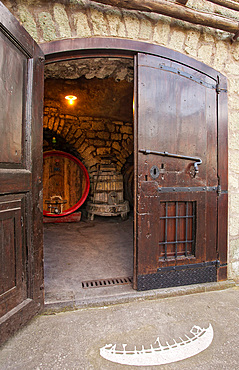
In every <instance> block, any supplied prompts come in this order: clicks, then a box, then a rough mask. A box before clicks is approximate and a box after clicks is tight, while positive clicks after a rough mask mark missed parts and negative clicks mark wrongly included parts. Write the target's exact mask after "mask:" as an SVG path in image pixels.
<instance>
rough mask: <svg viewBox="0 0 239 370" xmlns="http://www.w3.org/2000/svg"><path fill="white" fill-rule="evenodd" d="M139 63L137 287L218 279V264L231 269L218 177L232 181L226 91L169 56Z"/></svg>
mask: <svg viewBox="0 0 239 370" xmlns="http://www.w3.org/2000/svg"><path fill="white" fill-rule="evenodd" d="M135 64H136V81H137V82H136V94H135V95H136V108H137V109H136V112H135V126H136V134H135V135H136V137H137V138H138V140H137V142H136V144H137V145H136V148H135V150H136V169H137V174H136V178H137V182H136V228H135V229H136V253H135V266H136V269H135V277H134V281H135V288H136V289H138V290H146V289H156V288H163V287H172V286H181V285H188V284H195V283H204V282H213V281H217V276H218V269H219V266H221V268H222V267H225V266H226V224H227V201H226V199H227V194H226V193H227V192H226V181H224V180H225V179H223V184H224V185H223V186H224V188H223V194H222V193H221V187H220V186H221V185H220V181H221V180H220V176H221V175H223V176H224V178H225V177H226V176H227V174H226V166H227V162H226V158H227V154H226V152H225V150H227V148H226V147H225V145H226V136H225V140H224V141H225V142H224V144H225V145H224V144H223V145H221V143H220V140H221V139H220V138H219V137H218V99H219V98H218V94H219V93H220V94H224V95H226V89H225V86H224V88H223V89H222V86H220V87H221V89H220V87H219V80H218V78H217V76H216V78H215V74H214V77H210V76H209V75H207V74H205V73H202V72H199V71H198V70H196V69H194V68H190V66H187V65H185V64H181V63H177V62H174V61H171V60H170V59H166V58H161V57H157V56H152V55H146V54H138V55H137V58H136V63H135ZM203 68H204V65H202V70H203ZM224 122H225V124H226V120H224ZM225 127H226V126H225ZM226 132H227V130H226V129H225V130H224V133H225V135H226ZM220 150H221V151H222V152H224V153H225V159H224V163H221V162H220V163H219V161H221V160H223V159H222V155H219V152H220ZM223 166H224V168H225V169H224V172H223V173H222V174H220V171H221V168H222V167H223ZM221 197H224V198H223V199H224V200H223V201H222V202H224V205H223V207H222V208H220V218H219V217H218V203H220V200H219V198H220V199H222V198H221ZM220 207H221V206H220ZM219 227H220V233H222V234H221V235H222V238H223V245H222V242H221V241H218V238H219V237H220V236H219V234H218V228H219ZM220 243H221V244H220ZM224 278H226V273H225V271H224Z"/></svg>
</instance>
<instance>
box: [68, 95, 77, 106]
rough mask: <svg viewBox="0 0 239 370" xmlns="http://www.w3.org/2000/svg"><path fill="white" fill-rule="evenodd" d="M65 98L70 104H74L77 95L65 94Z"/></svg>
mask: <svg viewBox="0 0 239 370" xmlns="http://www.w3.org/2000/svg"><path fill="white" fill-rule="evenodd" d="M65 99H66V100H68V102H69V104H70V105H72V104H74V100H76V99H77V97H76V96H75V95H67V96H65Z"/></svg>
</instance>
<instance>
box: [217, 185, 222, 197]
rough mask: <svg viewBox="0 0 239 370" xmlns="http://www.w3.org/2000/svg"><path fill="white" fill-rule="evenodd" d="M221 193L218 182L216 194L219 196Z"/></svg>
mask: <svg viewBox="0 0 239 370" xmlns="http://www.w3.org/2000/svg"><path fill="white" fill-rule="evenodd" d="M221 193H222V187H221V185H220V184H219V185H218V187H217V195H218V196H219V195H221Z"/></svg>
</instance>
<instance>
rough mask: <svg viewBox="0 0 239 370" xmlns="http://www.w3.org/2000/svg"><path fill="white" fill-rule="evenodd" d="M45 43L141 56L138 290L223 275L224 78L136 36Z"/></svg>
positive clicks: (77, 51) (69, 55)
mask: <svg viewBox="0 0 239 370" xmlns="http://www.w3.org/2000/svg"><path fill="white" fill-rule="evenodd" d="M42 49H43V50H44V53H45V55H46V63H53V62H56V61H62V60H72V59H77V58H86V57H90V58H96V57H102V58H107V57H119V58H134V100H135V108H136V109H135V114H134V133H135V137H134V163H135V172H134V185H135V189H136V191H135V206H134V215H135V217H134V288H137V289H139V290H145V289H152V288H158V287H167V286H175V285H176V286H177V285H185V284H186V285H187V284H193V283H200V282H207V281H216V280H217V279H219V280H220V279H225V278H226V251H225V242H226V224H225V222H223V221H222V214H223V213H224V212H225V210H226V202H227V200H226V199H227V190H226V189H227V175H226V173H227V172H226V167H225V166H226V163H227V159H226V158H223V155H222V154H221V153H222V152H223V150H225V149H226V140H224V139H223V136H224V134H225V133H226V117H225V115H224V114H223V113H222V112H223V108H222V107H223V106H225V104H226V80H225V78H224V77H223V76H222V75H220V74H219V73H218V72H216V71H215V70H213V69H211V68H210V67H208V66H206V65H204V64H203V63H200V62H197V61H195V60H193V59H191V58H189V57H187V56H185V55H182V54H179V53H177V52H174V51H172V50H169V49H166V48H163V47H159V46H156V45H149V44H145V43H142V42H137V41H129V40H122V39H104V38H92V39H71V40H62V41H56V42H52V43H47V44H44V45H42ZM196 122H197V123H196ZM222 133H223V134H222ZM224 137H225V136H224ZM162 159H163V160H162ZM222 189H223V190H222ZM221 190H222V191H221ZM212 214H213V215H215V214H217V216H216V217H211V216H212ZM212 230H213V232H212Z"/></svg>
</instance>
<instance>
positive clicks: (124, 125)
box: [43, 107, 133, 174]
mask: <svg viewBox="0 0 239 370" xmlns="http://www.w3.org/2000/svg"><path fill="white" fill-rule="evenodd" d="M43 128H44V129H45V130H48V132H50V133H51V134H50V135H49V137H50V138H51V137H52V138H53V137H56V140H57V137H58V136H59V137H60V138H63V139H64V141H65V142H66V143H68V144H69V145H70V146H72V147H74V149H75V150H76V151H77V153H78V156H79V158H80V159H81V160H82V162H83V163H84V165H85V166H86V168H87V170H88V172H89V173H90V174H91V173H92V172H94V171H96V169H97V164H99V163H100V162H101V158H102V156H104V155H109V156H110V157H111V158H112V161H113V162H115V163H116V165H117V170H118V171H119V172H120V171H121V169H122V167H123V165H124V164H125V162H126V160H127V158H128V157H129V156H130V155H131V154H132V152H133V124H132V122H123V121H114V120H112V119H106V118H94V117H77V116H72V115H69V114H59V112H58V109H57V108H53V107H45V109H44V120H43ZM56 145H57V144H56ZM44 146H45V147H44V149H45V150H49V149H52V145H51V142H50V140H48V141H46V140H45V143H44Z"/></svg>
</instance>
